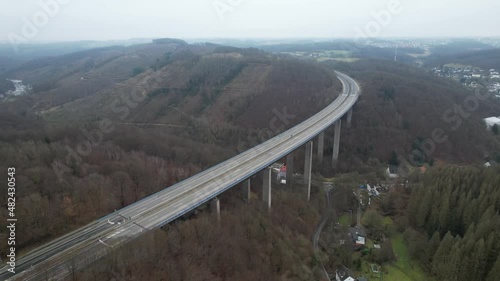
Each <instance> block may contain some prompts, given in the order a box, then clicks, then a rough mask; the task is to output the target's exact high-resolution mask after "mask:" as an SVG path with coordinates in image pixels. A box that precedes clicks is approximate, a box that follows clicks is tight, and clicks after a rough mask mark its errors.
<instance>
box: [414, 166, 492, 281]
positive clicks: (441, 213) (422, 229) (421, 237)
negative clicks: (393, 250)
mask: <svg viewBox="0 0 500 281" xmlns="http://www.w3.org/2000/svg"><path fill="white" fill-rule="evenodd" d="M499 187H500V170H499V169H498V168H496V169H492V168H490V169H484V168H483V169H478V168H474V167H454V166H452V167H444V168H439V169H435V170H433V171H432V172H430V173H429V174H426V175H425V176H423V178H422V179H421V180H417V181H416V183H415V185H414V186H413V187H412V193H411V199H410V203H409V207H408V219H409V223H410V225H411V227H412V228H413V229H414V230H413V229H408V230H407V231H406V233H405V237H406V239H407V240H408V242H409V245H410V254H411V255H412V256H413V257H414V258H416V259H418V260H419V261H421V262H422V263H423V264H424V265H426V266H427V268H428V269H429V271H430V272H432V273H433V275H435V276H437V277H438V278H439V280H457V281H461V280H464V281H465V280H486V281H495V280H498V277H499V276H500V240H499V231H500V215H499V212H500V188H499Z"/></svg>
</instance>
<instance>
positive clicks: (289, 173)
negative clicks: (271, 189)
mask: <svg viewBox="0 0 500 281" xmlns="http://www.w3.org/2000/svg"><path fill="white" fill-rule="evenodd" d="M292 182H293V152H291V153H290V154H288V155H287V156H286V185H287V186H289V187H291V186H292Z"/></svg>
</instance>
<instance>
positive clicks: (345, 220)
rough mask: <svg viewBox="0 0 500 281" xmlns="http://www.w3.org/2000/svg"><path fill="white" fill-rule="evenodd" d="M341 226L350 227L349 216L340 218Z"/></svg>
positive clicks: (345, 215)
mask: <svg viewBox="0 0 500 281" xmlns="http://www.w3.org/2000/svg"><path fill="white" fill-rule="evenodd" d="M339 224H340V225H344V226H349V214H344V215H342V216H341V217H340V218H339Z"/></svg>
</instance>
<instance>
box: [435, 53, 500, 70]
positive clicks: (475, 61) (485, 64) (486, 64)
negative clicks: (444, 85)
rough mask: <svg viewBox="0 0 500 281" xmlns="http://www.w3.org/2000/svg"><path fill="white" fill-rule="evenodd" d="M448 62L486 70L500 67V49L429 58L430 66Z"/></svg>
mask: <svg viewBox="0 0 500 281" xmlns="http://www.w3.org/2000/svg"><path fill="white" fill-rule="evenodd" d="M448 63H455V64H461V65H472V66H475V67H479V68H482V69H485V70H489V69H492V68H493V69H500V49H493V50H485V51H475V52H466V53H460V54H455V55H442V56H437V57H431V58H429V59H428V65H430V66H441V65H444V64H448Z"/></svg>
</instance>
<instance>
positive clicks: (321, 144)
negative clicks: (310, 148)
mask: <svg viewBox="0 0 500 281" xmlns="http://www.w3.org/2000/svg"><path fill="white" fill-rule="evenodd" d="M324 146H325V132H321V134H319V136H318V163H319V164H320V165H321V164H323V152H324Z"/></svg>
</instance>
